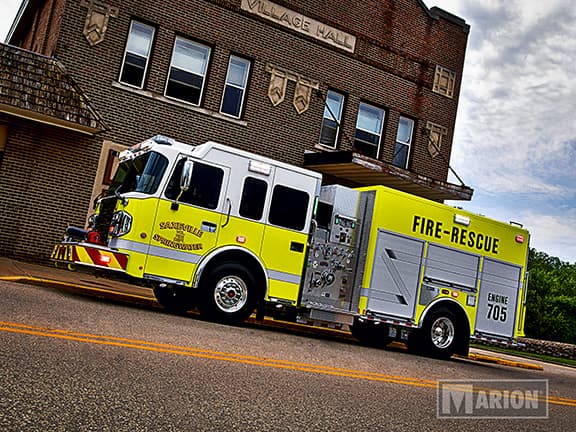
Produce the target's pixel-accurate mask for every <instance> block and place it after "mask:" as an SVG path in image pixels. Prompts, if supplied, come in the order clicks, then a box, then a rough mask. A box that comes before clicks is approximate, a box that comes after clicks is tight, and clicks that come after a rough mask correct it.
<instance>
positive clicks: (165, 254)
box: [148, 246, 202, 264]
mask: <svg viewBox="0 0 576 432" xmlns="http://www.w3.org/2000/svg"><path fill="white" fill-rule="evenodd" d="M148 254H149V255H151V256H156V257H160V258H168V259H172V260H175V261H182V262H185V263H192V264H198V263H199V262H200V259H201V258H202V255H198V254H194V253H190V252H181V251H177V250H174V249H167V248H164V247H160V246H150V249H149V251H148Z"/></svg>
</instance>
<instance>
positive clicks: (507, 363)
mask: <svg viewBox="0 0 576 432" xmlns="http://www.w3.org/2000/svg"><path fill="white" fill-rule="evenodd" d="M468 359H469V360H474V361H480V362H485V363H495V364H500V365H503V366H512V367H518V368H523V369H531V370H540V371H541V370H544V366H542V365H538V364H534V363H525V362H519V361H514V360H505V359H503V358H499V357H492V356H487V355H483V354H474V353H471V354H468Z"/></svg>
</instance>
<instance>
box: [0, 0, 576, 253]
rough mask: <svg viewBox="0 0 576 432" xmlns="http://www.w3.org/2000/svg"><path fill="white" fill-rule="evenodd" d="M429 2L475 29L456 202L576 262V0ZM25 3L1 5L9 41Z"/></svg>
mask: <svg viewBox="0 0 576 432" xmlns="http://www.w3.org/2000/svg"><path fill="white" fill-rule="evenodd" d="M424 2H425V3H426V5H427V6H428V7H430V8H431V7H433V6H437V7H440V8H442V9H444V10H446V11H448V12H450V13H453V14H455V15H457V16H459V17H461V18H463V19H465V20H466V22H467V23H468V24H469V25H470V26H471V29H470V35H469V37H468V48H467V51H466V62H465V66H464V74H463V77H461V78H462V88H461V91H460V101H459V108H458V117H457V120H456V128H455V131H454V141H453V147H452V157H451V166H452V168H453V169H454V170H455V171H456V173H457V174H458V176H459V177H460V178H462V180H463V181H464V183H465V184H466V185H467V186H469V187H471V188H473V189H474V196H473V198H472V200H471V201H470V202H465V201H453V202H448V203H447V204H451V205H456V206H460V207H463V208H465V209H466V210H470V211H473V212H475V213H480V214H484V215H486V216H488V217H491V218H494V219H497V220H501V221H505V222H509V221H513V222H517V223H521V224H522V225H524V226H525V227H526V228H527V229H528V230H529V231H530V233H531V239H530V246H531V247H533V248H535V249H537V250H538V251H541V252H544V253H546V254H548V255H550V256H553V257H558V258H560V259H561V260H562V261H566V262H569V263H575V262H576V115H575V113H574V111H575V110H576V26H575V25H574V23H575V22H576V8H575V7H574V3H573V0H546V1H542V0H482V1H478V0H424ZM19 5H20V0H0V40H1V41H4V40H5V37H6V34H7V33H8V31H9V29H10V25H11V23H12V21H13V19H14V17H15V15H16V12H17V10H18V7H19ZM449 181H450V182H452V183H459V181H458V180H457V179H456V177H454V176H453V175H451V176H450V177H449Z"/></svg>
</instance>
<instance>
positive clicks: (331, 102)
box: [320, 90, 344, 148]
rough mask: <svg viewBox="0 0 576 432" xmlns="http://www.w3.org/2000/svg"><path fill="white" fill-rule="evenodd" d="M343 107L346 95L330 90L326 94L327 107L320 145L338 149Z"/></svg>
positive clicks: (325, 108) (325, 106) (325, 107)
mask: <svg viewBox="0 0 576 432" xmlns="http://www.w3.org/2000/svg"><path fill="white" fill-rule="evenodd" d="M343 107H344V95H341V94H339V93H336V92H334V91H332V90H328V93H327V94H326V105H324V118H323V119H322V129H321V130H320V144H322V145H325V146H328V147H332V148H336V143H337V142H338V133H339V131H340V120H341V119H342V108H343Z"/></svg>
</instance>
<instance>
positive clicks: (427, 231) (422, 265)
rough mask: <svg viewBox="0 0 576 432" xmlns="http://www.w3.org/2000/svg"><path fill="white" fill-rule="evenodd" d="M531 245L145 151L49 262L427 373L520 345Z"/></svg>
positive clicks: (186, 153)
mask: <svg viewBox="0 0 576 432" xmlns="http://www.w3.org/2000/svg"><path fill="white" fill-rule="evenodd" d="M528 244H529V233H528V231H527V230H525V229H524V228H522V226H520V225H519V224H513V223H510V224H507V223H502V222H498V221H495V220H491V219H489V218H486V217H483V216H480V215H477V214H473V213H469V212H466V211H464V210H461V209H459V208H454V207H451V206H448V205H445V204H441V203H438V202H433V201H429V200H426V199H423V198H420V197H417V196H413V195H410V194H407V193H404V192H401V191H398V190H394V189H390V188H387V187H384V186H370V187H361V188H349V187H345V186H341V185H324V186H323V185H322V176H321V175H320V174H319V173H316V172H313V171H310V170H307V169H304V168H300V167H297V166H293V165H289V164H286V163H282V162H279V161H276V160H272V159H269V158H265V157H262V156H259V155H256V154H252V153H249V152H246V151H242V150H239V149H237V148H233V147H229V146H225V145H222V144H218V143H215V142H206V143H203V144H201V145H196V146H191V145H187V144H184V143H180V142H177V141H175V140H173V139H171V138H168V137H164V136H155V137H153V138H151V139H148V140H146V141H144V142H142V143H139V144H137V145H135V146H133V147H131V148H128V149H127V150H125V151H124V152H122V153H121V155H120V164H119V167H118V169H117V172H116V174H115V177H114V179H113V182H112V185H111V187H110V190H109V191H108V193H107V195H106V196H104V197H102V198H100V199H99V200H98V202H97V205H96V212H95V214H94V215H93V216H92V217H91V218H90V222H89V226H88V229H79V228H75V227H68V228H67V230H66V235H65V237H64V239H63V240H62V241H61V242H60V243H58V244H56V245H55V247H54V250H53V252H52V259H53V260H54V261H56V262H58V263H60V262H63V263H68V264H72V263H74V264H76V265H80V266H87V267H92V268H96V269H104V270H107V271H111V272H118V273H122V274H125V275H127V276H129V277H131V278H132V279H137V280H138V281H139V282H142V283H145V284H147V285H148V286H151V287H152V288H153V290H154V294H155V296H156V299H157V300H158V302H159V303H160V304H161V305H163V306H164V307H165V308H166V309H169V310H171V311H177V312H184V311H187V310H190V309H192V308H197V309H198V310H199V311H200V313H201V315H203V316H205V317H207V318H209V319H213V320H217V321H220V322H225V323H239V322H242V321H244V320H246V319H247V318H248V317H249V316H250V315H251V314H252V313H253V312H254V311H255V310H256V311H257V317H262V316H263V315H264V314H266V315H272V316H275V315H279V316H282V317H283V318H284V319H293V320H296V321H297V322H300V323H306V324H311V325H323V326H332V327H337V328H345V329H350V331H351V332H352V334H353V335H354V336H356V337H357V338H358V339H360V340H361V341H363V342H368V343H373V342H375V341H379V342H385V341H392V340H398V341H403V342H406V343H407V345H408V347H409V348H411V349H412V350H414V351H417V352H421V353H425V354H427V355H431V356H434V357H438V358H448V357H450V356H451V355H452V354H454V353H458V354H467V352H468V347H469V343H470V341H474V340H488V341H492V342H497V343H503V344H509V345H514V344H516V338H517V337H518V336H522V335H523V331H524V318H525V301H526V290H527V272H526V266H527V258H528V249H529V247H528Z"/></svg>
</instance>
